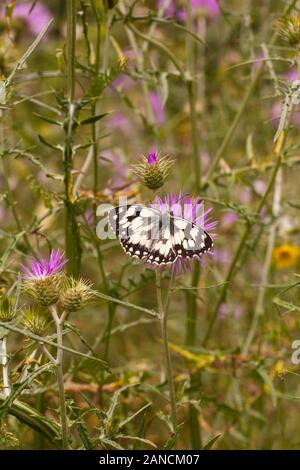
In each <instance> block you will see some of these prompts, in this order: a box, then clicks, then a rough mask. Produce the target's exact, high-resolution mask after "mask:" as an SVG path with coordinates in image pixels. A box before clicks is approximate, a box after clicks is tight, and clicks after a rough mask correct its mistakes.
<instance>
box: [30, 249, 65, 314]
mask: <svg viewBox="0 0 300 470" xmlns="http://www.w3.org/2000/svg"><path fill="white" fill-rule="evenodd" d="M66 262H67V260H66V259H65V258H64V255H63V254H62V253H60V252H59V251H56V250H52V251H51V254H50V257H49V259H45V258H39V259H38V260H37V259H34V258H32V259H31V260H30V261H29V267H26V266H24V265H22V264H21V269H22V271H23V285H22V288H23V291H25V292H27V293H28V294H29V295H31V297H33V299H34V300H35V301H36V302H37V303H38V304H40V305H43V306H44V307H46V306H48V305H53V304H55V303H56V302H57V301H58V298H59V292H60V287H61V283H62V280H63V275H62V269H63V267H64V265H65V264H66Z"/></svg>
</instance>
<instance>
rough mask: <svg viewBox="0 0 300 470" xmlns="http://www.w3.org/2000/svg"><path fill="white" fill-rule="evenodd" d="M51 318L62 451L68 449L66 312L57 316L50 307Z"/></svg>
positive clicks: (54, 310)
mask: <svg viewBox="0 0 300 470" xmlns="http://www.w3.org/2000/svg"><path fill="white" fill-rule="evenodd" d="M51 313H52V317H53V320H54V323H55V326H56V341H57V353H56V361H55V364H56V373H57V384H58V394H59V407H60V424H61V435H62V443H63V449H64V450H67V449H68V448H69V443H68V420H67V408H66V398H65V388H64V372H63V354H64V350H63V327H64V321H65V319H66V312H64V313H63V314H62V315H61V317H59V316H58V314H57V310H56V308H55V307H54V306H52V307H51Z"/></svg>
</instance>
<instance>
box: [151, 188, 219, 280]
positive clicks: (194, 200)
mask: <svg viewBox="0 0 300 470" xmlns="http://www.w3.org/2000/svg"><path fill="white" fill-rule="evenodd" d="M150 207H153V208H154V209H158V210H160V211H161V212H163V213H164V212H168V213H170V212H172V214H173V215H174V216H175V217H182V218H184V219H186V220H189V221H190V222H193V223H194V224H195V225H198V226H199V227H201V228H202V229H203V230H205V231H206V232H207V233H208V234H209V235H210V237H211V238H214V233H212V231H213V230H214V229H215V227H216V225H217V222H216V221H212V219H211V217H210V216H209V214H210V212H211V211H212V208H211V207H210V208H208V209H204V202H203V201H202V200H201V198H200V197H199V196H197V197H191V196H188V195H186V196H183V195H182V193H179V194H168V195H167V196H165V197H164V198H160V197H159V196H156V198H155V199H154V202H153V203H152V204H150ZM193 259H196V260H198V261H200V260H201V258H193ZM190 268H191V266H190V259H186V258H183V257H178V258H177V260H176V261H175V263H173V265H172V270H174V272H175V273H180V272H181V270H182V271H184V272H187V271H188V270H190Z"/></svg>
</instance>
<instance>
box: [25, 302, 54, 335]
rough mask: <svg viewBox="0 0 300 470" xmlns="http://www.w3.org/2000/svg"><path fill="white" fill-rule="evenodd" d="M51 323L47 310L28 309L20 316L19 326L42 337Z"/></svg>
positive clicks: (40, 308)
mask: <svg viewBox="0 0 300 470" xmlns="http://www.w3.org/2000/svg"><path fill="white" fill-rule="evenodd" d="M50 321H51V316H50V314H49V312H48V311H47V310H45V309H44V308H42V307H29V308H27V309H26V310H25V311H24V313H23V316H22V320H21V324H22V325H23V326H24V327H25V328H26V329H27V330H29V331H31V333H33V334H35V335H38V336H43V335H44V334H45V333H46V331H47V329H48V327H49V325H50Z"/></svg>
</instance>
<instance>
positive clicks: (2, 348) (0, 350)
mask: <svg viewBox="0 0 300 470" xmlns="http://www.w3.org/2000/svg"><path fill="white" fill-rule="evenodd" d="M0 360H1V365H2V379H3V393H4V395H5V396H6V397H9V395H10V386H9V376H8V356H7V338H6V336H4V338H3V339H2V341H0Z"/></svg>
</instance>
